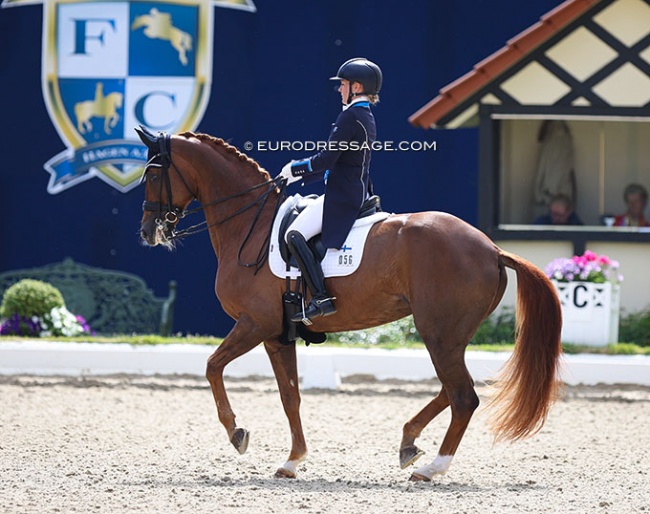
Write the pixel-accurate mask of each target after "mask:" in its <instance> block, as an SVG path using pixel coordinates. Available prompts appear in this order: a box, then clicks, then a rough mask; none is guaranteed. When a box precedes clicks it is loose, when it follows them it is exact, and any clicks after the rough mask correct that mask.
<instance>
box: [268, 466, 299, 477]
mask: <svg viewBox="0 0 650 514" xmlns="http://www.w3.org/2000/svg"><path fill="white" fill-rule="evenodd" d="M273 476H274V477H275V478H296V474H295V473H294V472H293V471H289V470H288V469H285V468H278V470H277V471H276V472H275V475H273Z"/></svg>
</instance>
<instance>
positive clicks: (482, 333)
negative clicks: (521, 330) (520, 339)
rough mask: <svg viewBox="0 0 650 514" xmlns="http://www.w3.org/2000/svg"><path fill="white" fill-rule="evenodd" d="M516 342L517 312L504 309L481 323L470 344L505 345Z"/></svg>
mask: <svg viewBox="0 0 650 514" xmlns="http://www.w3.org/2000/svg"><path fill="white" fill-rule="evenodd" d="M514 342H515V311H514V309H513V308H512V307H504V308H503V309H501V311H499V312H498V313H497V314H491V315H490V316H489V317H488V318H487V319H486V320H485V321H483V323H481V324H480V325H479V327H478V330H477V331H476V334H474V337H473V338H472V341H471V342H470V344H480V345H504V344H513V343H514Z"/></svg>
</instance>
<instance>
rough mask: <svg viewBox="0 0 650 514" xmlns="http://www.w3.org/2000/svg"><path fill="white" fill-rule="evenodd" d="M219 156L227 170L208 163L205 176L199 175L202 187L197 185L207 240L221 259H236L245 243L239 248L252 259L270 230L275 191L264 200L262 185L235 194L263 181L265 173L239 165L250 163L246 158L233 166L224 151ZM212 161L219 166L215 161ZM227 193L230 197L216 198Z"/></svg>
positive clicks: (247, 258) (275, 196)
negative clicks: (205, 222) (208, 235)
mask: <svg viewBox="0 0 650 514" xmlns="http://www.w3.org/2000/svg"><path fill="white" fill-rule="evenodd" d="M220 158H221V159H225V160H226V161H227V162H228V164H229V166H227V167H226V169H227V171H226V172H223V171H221V172H220V171H218V170H214V169H210V166H205V167H203V168H202V169H203V170H204V171H203V173H204V174H205V176H204V177H202V179H201V183H202V184H203V185H204V186H205V187H203V188H200V190H199V198H198V200H199V201H200V202H201V204H202V205H204V207H205V217H206V221H207V224H208V227H210V240H211V242H212V246H213V247H214V250H215V253H216V255H217V258H218V259H219V260H220V261H229V262H230V261H233V260H234V262H236V261H237V255H238V254H239V251H240V248H242V245H245V246H244V248H243V250H242V257H243V260H251V259H252V258H254V257H255V256H256V255H257V252H258V251H259V249H260V248H261V245H263V244H264V240H265V238H266V235H267V232H268V231H269V230H270V226H271V223H272V221H273V214H274V212H275V207H276V205H277V202H278V194H277V193H276V192H275V191H272V192H271V193H269V194H268V196H267V198H266V200H263V199H262V197H263V195H264V194H265V193H267V192H268V190H267V188H266V186H262V187H260V188H257V189H255V190H253V191H250V192H248V193H245V194H242V195H241V196H237V195H238V194H239V193H243V192H244V191H246V190H248V189H251V188H253V187H254V186H256V185H258V184H261V183H262V182H264V177H263V176H262V175H261V174H260V173H259V172H258V171H257V170H255V169H253V168H251V169H241V167H248V166H249V165H248V164H247V163H245V162H241V163H239V162H235V165H234V166H232V164H233V162H232V160H231V159H229V158H228V157H224V156H223V155H221V156H220ZM212 164H213V165H215V166H219V162H218V161H216V162H212ZM269 187H270V186H269ZM227 197H231V198H230V199H226V200H223V201H219V200H220V199H224V198H227ZM256 200H259V202H260V203H261V202H264V205H263V207H262V208H261V211H260V203H255V202H256ZM215 202H216V203H215ZM239 211H241V212H239ZM224 220H225V221H224ZM251 228H252V232H251ZM249 233H250V236H249ZM247 238H248V239H247ZM253 254H255V255H254V256H253ZM251 256H253V257H251Z"/></svg>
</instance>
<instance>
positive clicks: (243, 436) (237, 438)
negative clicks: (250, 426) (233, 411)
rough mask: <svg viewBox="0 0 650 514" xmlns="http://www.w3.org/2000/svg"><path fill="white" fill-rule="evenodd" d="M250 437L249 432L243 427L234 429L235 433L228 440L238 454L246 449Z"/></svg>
mask: <svg viewBox="0 0 650 514" xmlns="http://www.w3.org/2000/svg"><path fill="white" fill-rule="evenodd" d="M249 438H250V433H249V432H248V430H246V429H245V428H237V429H235V433H234V434H233V435H232V437H231V438H230V442H231V443H232V445H233V446H234V447H235V449H236V450H237V451H238V452H239V455H244V453H246V450H248V439H249Z"/></svg>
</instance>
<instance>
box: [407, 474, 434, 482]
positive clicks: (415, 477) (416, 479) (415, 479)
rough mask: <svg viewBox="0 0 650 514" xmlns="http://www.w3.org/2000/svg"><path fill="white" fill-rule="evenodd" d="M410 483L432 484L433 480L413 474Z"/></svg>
mask: <svg viewBox="0 0 650 514" xmlns="http://www.w3.org/2000/svg"><path fill="white" fill-rule="evenodd" d="M409 482H431V479H430V478H429V477H425V476H424V475H420V474H419V473H413V474H412V475H411V478H409Z"/></svg>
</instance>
